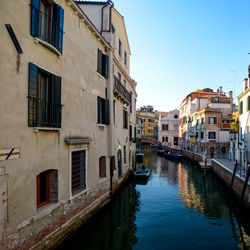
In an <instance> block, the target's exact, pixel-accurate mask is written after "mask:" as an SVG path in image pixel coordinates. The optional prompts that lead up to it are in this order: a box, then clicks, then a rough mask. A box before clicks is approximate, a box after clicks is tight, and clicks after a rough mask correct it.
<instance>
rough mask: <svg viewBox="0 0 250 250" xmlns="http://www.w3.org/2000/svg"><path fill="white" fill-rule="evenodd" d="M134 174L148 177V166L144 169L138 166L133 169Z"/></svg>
mask: <svg viewBox="0 0 250 250" xmlns="http://www.w3.org/2000/svg"><path fill="white" fill-rule="evenodd" d="M134 174H135V177H140V178H142V177H144V178H146V177H149V175H150V169H149V168H145V169H142V168H139V169H137V170H136V171H135V173H134Z"/></svg>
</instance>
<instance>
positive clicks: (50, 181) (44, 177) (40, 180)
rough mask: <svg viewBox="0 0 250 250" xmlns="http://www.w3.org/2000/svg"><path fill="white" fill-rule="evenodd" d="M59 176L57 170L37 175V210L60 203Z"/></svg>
mask: <svg viewBox="0 0 250 250" xmlns="http://www.w3.org/2000/svg"><path fill="white" fill-rule="evenodd" d="M57 176H58V174H57V170H46V171H44V172H42V173H40V174H39V175H37V177H36V185H37V208H39V207H42V206H44V205H46V204H48V203H53V202H57V201H58V179H57V178H58V177H57Z"/></svg>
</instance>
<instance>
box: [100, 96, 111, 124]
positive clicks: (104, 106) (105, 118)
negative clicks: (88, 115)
mask: <svg viewBox="0 0 250 250" xmlns="http://www.w3.org/2000/svg"><path fill="white" fill-rule="evenodd" d="M97 123H98V124H106V125H108V124H109V100H108V99H104V98H102V97H100V96H97Z"/></svg>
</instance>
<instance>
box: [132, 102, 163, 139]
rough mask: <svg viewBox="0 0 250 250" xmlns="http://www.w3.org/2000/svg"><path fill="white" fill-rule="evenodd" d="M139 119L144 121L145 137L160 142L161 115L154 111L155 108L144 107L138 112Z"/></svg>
mask: <svg viewBox="0 0 250 250" xmlns="http://www.w3.org/2000/svg"><path fill="white" fill-rule="evenodd" d="M136 115H137V117H140V119H143V122H144V123H145V124H144V128H145V134H144V135H145V137H149V138H152V139H156V140H158V123H159V113H158V111H157V110H154V107H153V106H150V105H148V106H143V107H141V108H140V109H139V110H137V111H136Z"/></svg>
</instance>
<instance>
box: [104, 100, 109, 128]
mask: <svg viewBox="0 0 250 250" xmlns="http://www.w3.org/2000/svg"><path fill="white" fill-rule="evenodd" d="M104 105H105V112H104V124H106V125H109V99H105V104H104Z"/></svg>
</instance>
